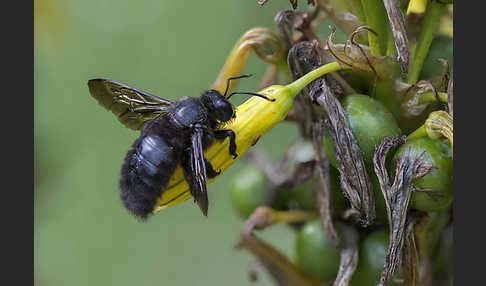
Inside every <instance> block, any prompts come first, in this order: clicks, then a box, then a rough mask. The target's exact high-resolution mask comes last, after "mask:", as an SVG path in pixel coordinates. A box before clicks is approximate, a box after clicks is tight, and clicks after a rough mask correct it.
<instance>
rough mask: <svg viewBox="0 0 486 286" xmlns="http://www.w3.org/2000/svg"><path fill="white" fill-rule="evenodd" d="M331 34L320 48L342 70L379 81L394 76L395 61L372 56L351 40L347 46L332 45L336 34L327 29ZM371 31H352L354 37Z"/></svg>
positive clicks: (367, 50)
mask: <svg viewBox="0 0 486 286" xmlns="http://www.w3.org/2000/svg"><path fill="white" fill-rule="evenodd" d="M329 28H330V29H331V33H330V34H329V37H328V39H327V42H326V45H325V46H324V47H323V48H322V51H323V52H324V54H325V55H326V56H327V57H328V58H331V59H334V60H336V61H338V62H339V64H340V65H341V66H342V67H343V68H351V69H353V70H354V71H356V72H360V73H365V74H372V75H373V76H376V77H378V79H381V80H387V79H391V78H393V76H394V74H395V66H396V65H397V64H398V63H397V61H396V60H394V59H393V58H391V57H388V56H373V55H372V54H371V51H370V48H369V47H368V46H365V45H361V44H358V43H356V41H354V38H351V40H350V41H349V42H350V45H349V46H348V44H347V43H346V44H334V43H333V42H332V39H333V37H334V34H335V33H336V29H335V28H334V27H332V26H330V27H329ZM365 30H366V31H372V30H371V29H370V28H368V27H363V26H361V27H359V28H356V30H354V31H353V33H354V35H356V34H357V32H361V31H365ZM353 33H351V34H353Z"/></svg>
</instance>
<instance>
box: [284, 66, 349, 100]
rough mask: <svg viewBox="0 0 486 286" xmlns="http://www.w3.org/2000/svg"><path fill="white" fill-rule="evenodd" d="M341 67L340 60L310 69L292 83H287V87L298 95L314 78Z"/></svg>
mask: <svg viewBox="0 0 486 286" xmlns="http://www.w3.org/2000/svg"><path fill="white" fill-rule="evenodd" d="M340 69H341V66H340V65H339V63H338V62H332V63H328V64H325V65H323V66H320V67H319V68H317V69H315V70H313V71H310V72H308V73H306V74H305V75H303V76H302V77H301V78H299V79H298V80H296V81H294V82H293V83H291V84H288V85H287V88H288V89H290V90H291V93H292V94H293V95H297V94H298V93H299V92H300V91H301V90H302V89H303V88H304V87H306V86H307V85H308V84H309V83H311V82H313V81H314V80H316V79H318V78H320V77H321V76H323V75H325V74H328V73H330V72H333V71H338V70H340Z"/></svg>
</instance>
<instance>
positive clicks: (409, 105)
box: [400, 80, 439, 118]
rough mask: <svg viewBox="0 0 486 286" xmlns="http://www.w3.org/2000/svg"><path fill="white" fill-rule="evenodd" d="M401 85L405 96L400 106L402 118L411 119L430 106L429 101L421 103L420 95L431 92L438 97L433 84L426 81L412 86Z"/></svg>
mask: <svg viewBox="0 0 486 286" xmlns="http://www.w3.org/2000/svg"><path fill="white" fill-rule="evenodd" d="M406 86H407V84H405V83H403V87H404V88H403V89H404V90H405V95H404V96H403V99H402V100H401V104H400V115H401V116H402V117H403V118H413V117H416V116H419V115H420V114H422V112H424V110H425V109H426V108H427V107H428V106H429V105H430V104H431V101H422V100H421V98H422V95H424V94H425V93H427V92H433V93H434V94H436V97H438V92H439V91H438V89H437V88H436V86H434V84H433V83H432V82H430V81H427V80H421V81H419V82H417V83H416V84H414V85H409V86H408V88H407V87H406Z"/></svg>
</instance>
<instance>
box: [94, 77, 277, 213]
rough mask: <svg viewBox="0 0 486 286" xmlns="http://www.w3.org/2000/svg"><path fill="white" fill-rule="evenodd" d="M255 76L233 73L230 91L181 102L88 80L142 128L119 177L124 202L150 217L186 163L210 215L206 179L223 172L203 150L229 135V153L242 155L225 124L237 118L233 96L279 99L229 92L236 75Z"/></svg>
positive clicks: (127, 121)
mask: <svg viewBox="0 0 486 286" xmlns="http://www.w3.org/2000/svg"><path fill="white" fill-rule="evenodd" d="M249 76H251V75H241V76H237V77H231V78H228V79H227V81H226V90H225V92H224V94H221V93H220V92H219V91H217V90H213V89H211V90H207V91H205V92H203V93H202V95H201V96H200V97H199V98H194V97H188V96H186V97H183V98H181V99H179V100H177V101H175V102H173V101H170V100H167V99H162V98H159V97H157V96H154V95H151V94H149V93H147V92H143V91H141V90H138V89H136V88H133V87H130V86H127V85H124V84H121V83H118V82H115V81H112V80H107V79H101V78H98V79H92V80H89V81H88V87H89V91H90V93H91V95H92V96H93V97H94V98H95V99H96V100H97V101H98V103H99V104H101V105H102V106H103V107H104V108H106V109H108V110H111V111H112V112H113V113H114V114H115V116H116V117H117V118H118V120H119V121H120V122H121V123H123V124H124V125H125V126H126V127H128V128H131V129H134V130H141V134H140V137H138V138H137V139H136V140H135V142H134V143H133V144H132V146H131V148H130V150H129V151H128V153H127V154H126V156H125V159H124V161H123V165H122V168H121V174H120V181H119V191H120V198H121V201H122V202H123V204H124V206H125V207H126V208H127V209H128V211H129V212H130V213H132V214H133V215H135V216H136V217H138V218H140V219H141V220H142V221H144V220H146V219H147V218H148V216H149V215H150V214H151V213H152V211H153V209H154V207H155V205H156V203H157V199H158V198H159V197H160V196H161V195H162V193H163V192H164V190H165V189H166V188H167V185H168V183H169V180H170V178H171V176H172V174H173V173H174V172H175V170H176V167H177V165H178V164H179V163H180V164H181V166H182V169H183V171H184V178H185V180H186V181H187V183H188V185H189V189H190V192H191V194H192V196H193V197H194V201H195V202H196V203H197V205H198V206H199V208H200V209H201V211H202V213H203V214H204V216H207V212H208V194H207V190H206V183H207V182H206V180H207V177H209V178H213V177H215V176H217V175H219V173H220V172H221V171H215V170H214V169H213V167H212V166H211V163H210V162H209V161H208V160H206V159H205V158H204V154H203V151H204V150H206V149H207V148H208V147H209V146H210V145H211V144H212V143H213V141H214V140H224V139H225V138H226V137H229V140H230V144H229V153H230V154H231V155H233V159H235V158H236V157H237V156H238V155H237V154H236V144H235V133H234V132H233V131H232V130H231V129H219V128H220V126H222V125H223V124H224V123H226V122H228V121H230V120H231V119H232V118H235V109H234V106H233V105H232V104H231V102H230V101H229V98H230V97H231V96H232V95H234V94H248V95H255V96H259V97H262V98H264V99H266V100H271V101H274V99H269V98H268V97H266V96H264V95H261V94H257V93H253V92H232V93H231V94H229V95H227V93H228V89H229V84H230V81H231V80H235V79H240V78H245V77H249Z"/></svg>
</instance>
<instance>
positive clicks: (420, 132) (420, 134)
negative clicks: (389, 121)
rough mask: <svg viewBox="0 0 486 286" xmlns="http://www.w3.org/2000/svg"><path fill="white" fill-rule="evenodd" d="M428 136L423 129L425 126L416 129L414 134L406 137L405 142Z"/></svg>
mask: <svg viewBox="0 0 486 286" xmlns="http://www.w3.org/2000/svg"><path fill="white" fill-rule="evenodd" d="M425 136H428V134H427V130H426V129H425V124H424V125H422V126H420V127H419V128H417V130H415V131H414V132H412V133H411V134H410V135H408V136H407V140H411V139H418V138H422V137H425Z"/></svg>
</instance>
